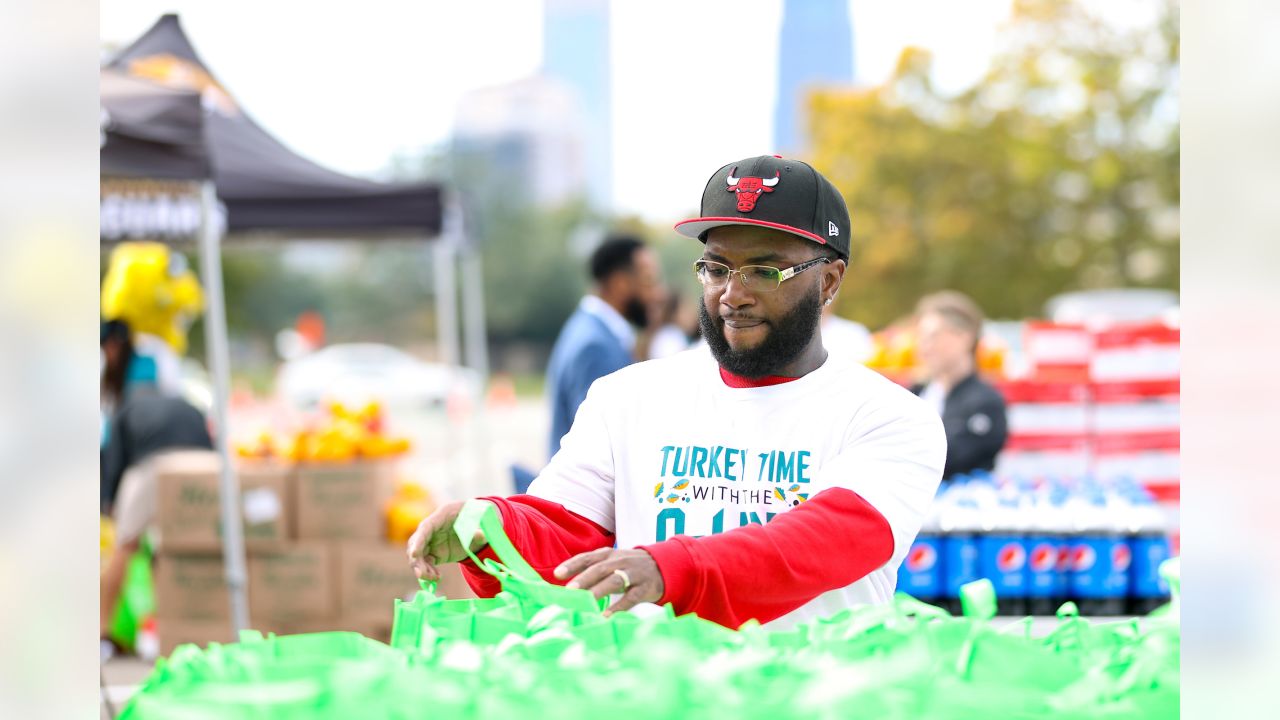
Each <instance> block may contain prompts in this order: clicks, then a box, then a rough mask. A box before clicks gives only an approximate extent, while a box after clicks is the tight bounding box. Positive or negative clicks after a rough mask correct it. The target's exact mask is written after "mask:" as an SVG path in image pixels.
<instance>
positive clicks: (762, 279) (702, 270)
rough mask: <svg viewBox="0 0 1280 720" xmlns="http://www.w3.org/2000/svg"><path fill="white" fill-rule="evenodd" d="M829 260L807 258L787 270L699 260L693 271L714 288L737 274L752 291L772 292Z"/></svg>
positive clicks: (718, 287) (743, 285) (744, 285)
mask: <svg viewBox="0 0 1280 720" xmlns="http://www.w3.org/2000/svg"><path fill="white" fill-rule="evenodd" d="M829 262H831V258H825V257H820V258H814V259H812V260H807V261H805V262H802V263H800V264H799V265H794V266H792V267H789V268H786V269H785V270H782V269H779V268H776V267H770V266H768V265H743V266H742V267H741V268H739V269H737V270H734V269H733V268H731V267H729V266H728V265H725V264H724V263H718V262H716V261H715V260H699V261H697V262H695V263H694V264H693V272H694V274H695V275H697V276H698V282H700V283H702V284H703V285H704V286H706V287H708V288H711V289H712V290H719V289H721V288H723V287H726V286H727V285H728V284H729V278H731V277H733V276H734V275H737V276H738V279H740V280H741V281H742V287H744V288H746V289H748V290H750V291H751V292H758V293H771V292H773V291H774V290H777V289H778V287H779V286H781V285H782V282H783V281H784V280H790V279H791V278H793V277H795V276H796V275H799V274H800V273H802V272H804V271H805V270H808V269H809V268H811V267H813V266H815V265H820V264H822V263H829Z"/></svg>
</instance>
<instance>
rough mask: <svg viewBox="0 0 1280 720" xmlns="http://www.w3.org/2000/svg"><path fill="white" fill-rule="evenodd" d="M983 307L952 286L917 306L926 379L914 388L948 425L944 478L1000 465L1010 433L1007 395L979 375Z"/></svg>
mask: <svg viewBox="0 0 1280 720" xmlns="http://www.w3.org/2000/svg"><path fill="white" fill-rule="evenodd" d="M982 319H983V316H982V310H980V309H979V308H978V306H977V304H976V303H974V302H973V300H971V299H970V298H969V297H968V296H967V295H964V294H963V293H959V292H955V291H952V290H947V291H943V292H938V293H934V294H932V295H928V296H926V297H924V298H922V299H921V300H920V302H919V304H918V305H917V306H916V328H915V330H916V354H917V357H918V358H919V362H920V365H921V367H922V368H923V369H924V373H925V381H924V382H922V383H920V384H918V385H916V386H915V387H913V388H912V391H913V392H915V394H917V395H919V396H920V397H921V398H922V399H924V401H925V402H927V403H928V404H929V405H930V407H932V408H933V409H934V410H936V411H937V413H938V414H939V415H940V416H942V425H943V427H944V428H946V431H947V465H946V468H945V469H944V471H943V474H942V475H943V479H949V478H951V477H953V476H955V475H963V474H967V473H970V472H973V471H974V470H988V471H989V470H992V469H994V468H995V462H996V455H997V454H999V452H1000V449H1001V448H1003V447H1004V443H1005V439H1006V437H1007V436H1008V427H1007V424H1006V418H1005V405H1004V398H1003V397H1002V396H1001V395H1000V393H999V391H997V390H996V389H995V388H994V387H992V386H991V385H989V384H988V383H986V382H984V381H983V380H982V378H980V377H978V371H977V355H978V341H979V340H981V338H982Z"/></svg>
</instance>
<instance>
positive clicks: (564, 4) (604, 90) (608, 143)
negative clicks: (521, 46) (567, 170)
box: [542, 0, 613, 209]
mask: <svg viewBox="0 0 1280 720" xmlns="http://www.w3.org/2000/svg"><path fill="white" fill-rule="evenodd" d="M545 3H546V4H545V11H544V12H545V14H544V20H543V51H542V52H543V61H542V71H543V74H544V75H546V76H547V77H549V78H552V79H554V80H558V81H560V82H561V83H563V84H564V85H567V86H568V87H569V88H570V89H571V90H572V91H573V92H574V93H575V95H576V96H577V100H578V103H579V106H580V107H581V108H582V112H583V117H582V123H581V125H582V127H583V128H584V137H583V151H584V154H585V157H584V160H585V165H586V176H587V195H588V198H589V199H590V200H591V203H592V204H593V205H595V206H596V207H597V208H601V209H607V208H609V207H610V206H611V204H612V201H613V91H612V81H611V72H612V67H613V66H612V63H611V62H610V58H609V0H545Z"/></svg>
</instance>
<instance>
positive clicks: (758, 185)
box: [675, 155, 849, 260]
mask: <svg viewBox="0 0 1280 720" xmlns="http://www.w3.org/2000/svg"><path fill="white" fill-rule="evenodd" d="M721 225H757V226H759V227H767V228H773V229H775V230H781V231H783V232H787V233H791V234H792V235H798V236H799V237H802V238H805V239H806V240H812V241H814V242H816V243H818V244H819V245H826V246H828V247H830V248H831V249H832V250H835V251H836V252H838V253H839V254H840V256H841V257H843V258H844V259H846V260H848V259H849V209H848V208H847V207H846V206H845V203H844V198H843V197H842V196H841V195H840V192H839V191H838V190H836V188H835V186H834V185H832V184H831V181H830V180H827V179H826V178H825V177H823V176H822V173H820V172H818V171H817V170H814V169H813V168H812V167H810V166H809V165H808V164H807V163H803V162H800V161H799V160H790V159H787V158H782V157H779V156H777V155H761V156H760V157H753V158H747V159H746V160H739V161H738V162H732V163H729V164H728V165H725V166H724V167H722V168H720V169H719V170H717V171H715V173H714V174H713V175H712V176H711V179H710V180H708V181H707V187H706V189H705V190H703V191H702V207H701V214H700V215H699V216H698V217H696V218H690V219H688V220H681V221H680V222H678V223H676V226H675V229H676V232H678V233H680V234H681V235H684V236H686V237H693V238H698V239H699V240H701V241H702V242H704V243H705V242H706V241H707V233H708V232H709V231H710V230H711V229H712V228H716V227H720V226H721Z"/></svg>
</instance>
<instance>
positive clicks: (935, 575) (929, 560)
mask: <svg viewBox="0 0 1280 720" xmlns="http://www.w3.org/2000/svg"><path fill="white" fill-rule="evenodd" d="M936 507H937V503H935V504H934V506H933V508H931V511H930V513H929V515H928V516H927V517H926V518H925V522H924V524H923V525H922V526H921V527H920V533H919V534H918V535H916V540H915V542H913V543H912V544H911V549H910V550H908V551H907V556H906V557H905V558H903V559H902V564H901V565H899V566H898V590H900V591H902V592H905V593H907V594H908V595H910V596H912V597H914V598H916V599H917V600H920V601H922V602H926V603H929V604H930V605H937V606H940V607H941V606H942V604H943V602H944V597H943V592H942V586H943V569H942V536H941V534H940V533H939V531H938V514H937V511H936V509H934V508H936Z"/></svg>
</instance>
